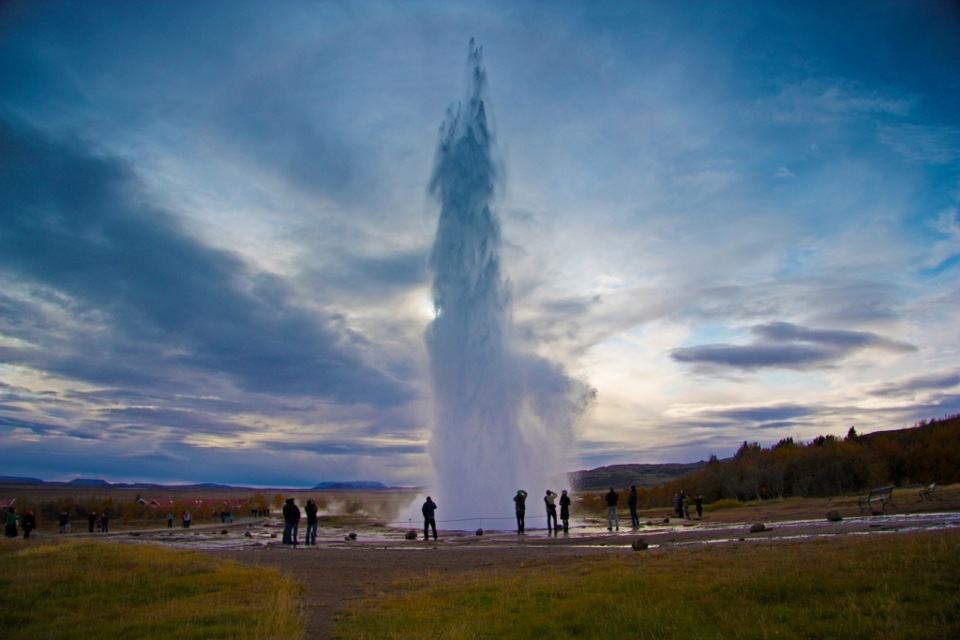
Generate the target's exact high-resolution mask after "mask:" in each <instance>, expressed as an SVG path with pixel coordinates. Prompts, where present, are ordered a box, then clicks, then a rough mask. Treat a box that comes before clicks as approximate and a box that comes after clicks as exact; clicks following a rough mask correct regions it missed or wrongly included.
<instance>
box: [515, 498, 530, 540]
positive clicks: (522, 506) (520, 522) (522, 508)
mask: <svg viewBox="0 0 960 640" xmlns="http://www.w3.org/2000/svg"><path fill="white" fill-rule="evenodd" d="M513 501H514V503H516V506H517V535H522V534H523V533H524V517H525V516H526V513H527V492H526V491H524V490H523V489H520V490H519V491H517V495H515V496H513Z"/></svg>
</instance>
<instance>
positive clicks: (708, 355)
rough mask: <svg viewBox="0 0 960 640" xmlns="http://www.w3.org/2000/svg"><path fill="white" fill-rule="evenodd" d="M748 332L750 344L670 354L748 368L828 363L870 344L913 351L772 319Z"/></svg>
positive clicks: (863, 334) (867, 335)
mask: <svg viewBox="0 0 960 640" xmlns="http://www.w3.org/2000/svg"><path fill="white" fill-rule="evenodd" d="M751 332H752V333H753V334H754V335H755V336H757V338H758V340H757V342H755V343H754V344H749V345H732V344H708V345H701V346H696V347H684V348H679V349H674V350H673V352H672V353H671V357H672V358H673V359H674V360H675V361H677V362H683V363H690V364H698V365H708V366H720V367H730V368H734V369H742V370H747V371H749V370H754V369H763V368H783V369H808V368H814V367H818V366H829V365H832V364H833V363H835V362H837V361H839V360H841V359H842V358H844V357H846V356H848V355H850V354H851V353H854V352H856V351H859V350H862V349H866V348H870V347H873V348H880V349H885V350H888V351H895V352H901V353H902V352H910V351H916V347H914V346H913V345H909V344H906V343H903V342H898V341H895V340H889V339H887V338H883V337H881V336H878V335H876V334H874V333H871V332H868V331H847V330H825V329H809V328H806V327H801V326H798V325H795V324H791V323H787V322H773V323H769V324H763V325H758V326H756V327H753V329H752V330H751Z"/></svg>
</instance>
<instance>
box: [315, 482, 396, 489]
mask: <svg viewBox="0 0 960 640" xmlns="http://www.w3.org/2000/svg"><path fill="white" fill-rule="evenodd" d="M386 488H387V485H385V484H383V483H382V482H373V481H370V480H357V481H354V482H335V481H325V482H321V483H319V484H317V485H316V486H315V487H314V489H386Z"/></svg>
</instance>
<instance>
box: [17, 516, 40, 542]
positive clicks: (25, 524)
mask: <svg viewBox="0 0 960 640" xmlns="http://www.w3.org/2000/svg"><path fill="white" fill-rule="evenodd" d="M20 528H21V529H23V539H24V540H27V539H29V538H30V532H31V531H33V530H34V529H36V528H37V517H36V516H35V515H33V511H31V510H30V509H27V510H26V511H25V512H24V514H23V517H22V518H20Z"/></svg>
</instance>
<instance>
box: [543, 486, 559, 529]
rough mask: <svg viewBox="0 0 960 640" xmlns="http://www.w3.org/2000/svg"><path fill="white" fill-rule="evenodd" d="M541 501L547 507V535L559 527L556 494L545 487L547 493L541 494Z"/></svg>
mask: <svg viewBox="0 0 960 640" xmlns="http://www.w3.org/2000/svg"><path fill="white" fill-rule="evenodd" d="M543 503H544V505H546V507H547V535H550V534H551V533H553V534H555V533H557V530H558V529H559V527H557V494H555V493H554V492H553V491H550V489H547V495H545V496H543ZM551 521H552V525H553V526H551Z"/></svg>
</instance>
